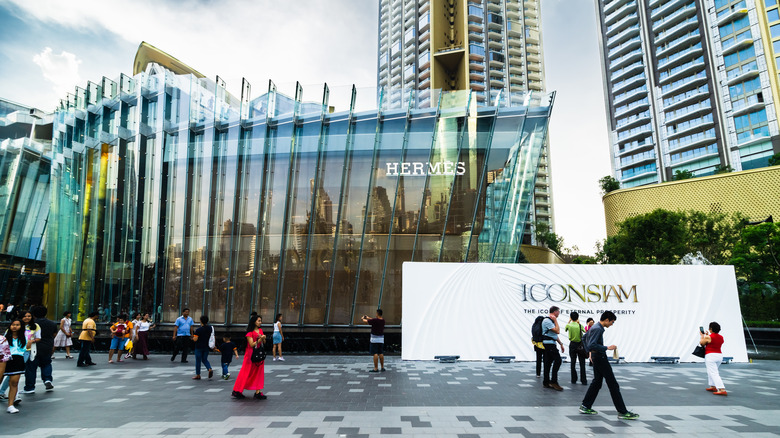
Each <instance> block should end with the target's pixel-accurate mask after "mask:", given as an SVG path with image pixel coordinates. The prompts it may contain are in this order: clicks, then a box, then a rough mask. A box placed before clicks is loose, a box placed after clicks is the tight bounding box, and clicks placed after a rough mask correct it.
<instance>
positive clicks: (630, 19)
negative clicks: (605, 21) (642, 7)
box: [607, 15, 638, 38]
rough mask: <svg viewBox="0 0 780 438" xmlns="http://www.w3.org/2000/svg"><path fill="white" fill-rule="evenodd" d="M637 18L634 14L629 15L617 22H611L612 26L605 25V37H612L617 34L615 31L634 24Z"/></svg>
mask: <svg viewBox="0 0 780 438" xmlns="http://www.w3.org/2000/svg"><path fill="white" fill-rule="evenodd" d="M637 20H638V18H637V17H636V15H629V16H627V17H625V18H623V19H621V20H620V21H618V22H617V23H615V24H613V25H612V26H607V38H609V37H612V36H614V35H617V33H618V32H619V31H621V30H623V29H626V28H627V27H628V26H630V25H632V24H635V23H636V22H637Z"/></svg>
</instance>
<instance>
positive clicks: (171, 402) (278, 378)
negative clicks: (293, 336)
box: [0, 356, 780, 437]
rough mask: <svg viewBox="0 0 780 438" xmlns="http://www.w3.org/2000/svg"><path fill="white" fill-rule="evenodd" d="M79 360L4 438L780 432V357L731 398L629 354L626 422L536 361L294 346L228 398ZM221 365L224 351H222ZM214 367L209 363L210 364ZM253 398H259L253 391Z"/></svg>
mask: <svg viewBox="0 0 780 438" xmlns="http://www.w3.org/2000/svg"><path fill="white" fill-rule="evenodd" d="M95 358H96V359H101V360H99V361H98V363H100V365H99V366H97V367H90V368H76V367H75V363H74V362H73V361H65V360H63V359H58V360H55V361H54V370H55V373H54V376H55V381H54V384H55V389H54V390H53V391H51V392H45V390H44V388H43V386H42V385H41V384H39V385H38V387H37V388H36V394H34V395H26V396H24V400H23V402H22V404H21V406H20V409H21V412H20V413H19V414H16V415H9V414H6V413H4V412H0V434H2V436H25V437H49V436H52V437H54V436H56V437H64V436H79V437H80V436H106V437H109V436H116V434H117V433H121V434H122V436H127V434H133V435H136V434H139V435H154V436H192V435H195V436H214V437H220V436H236V435H243V436H273V437H285V436H289V437H322V436H334V437H350V436H355V437H358V436H392V435H401V436H451V437H477V436H503V435H506V436H523V437H541V436H554V437H564V436H568V437H579V436H596V435H614V436H650V435H656V434H659V433H667V434H679V435H684V436H696V435H701V436H724V437H725V436H729V437H731V436H736V435H737V434H739V435H744V436H778V435H780V362H774V361H764V362H757V363H753V364H730V365H723V366H722V367H721V374H722V377H723V379H724V381H725V382H726V386H727V388H728V389H729V395H728V397H718V396H713V395H711V394H710V393H708V392H706V391H704V388H705V386H706V383H707V382H706V380H707V377H706V373H705V370H704V366H703V365H696V364H676V365H654V364H621V365H615V366H614V370H615V374H616V375H617V377H618V381H619V382H620V383H621V390H622V393H623V396H624V398H625V400H626V404H627V405H628V407H629V409H631V410H632V411H635V412H637V413H638V414H640V416H641V417H640V419H639V420H638V421H619V420H617V418H616V412H615V409H614V408H613V407H612V404H611V401H610V398H609V391H608V390H607V388H606V386H605V387H604V388H603V389H602V392H601V394H600V395H599V398H598V399H597V400H596V405H595V406H594V408H595V409H597V410H599V411H600V412H599V415H594V416H587V415H581V414H579V413H578V412H577V408H578V406H579V405H580V402H581V400H582V397H583V396H584V394H585V390H586V386H584V385H581V384H570V383H568V380H569V369H568V364H564V366H563V367H562V369H561V371H562V372H561V378H560V379H559V380H560V383H561V384H562V385H563V386H564V387H565V388H566V389H565V390H564V391H563V392H556V391H552V390H549V389H544V388H542V385H541V381H540V380H541V379H538V378H536V377H535V374H534V370H533V368H534V366H533V364H530V363H510V364H495V363H492V362H459V363H456V364H439V363H438V362H402V361H400V360H399V359H398V358H395V357H393V358H388V363H387V369H388V370H387V372H384V373H377V374H375V373H369V372H368V371H369V369H370V365H369V362H370V358H368V357H355V356H288V357H287V361H286V362H272V361H269V362H268V363H267V364H266V367H265V377H266V388H265V394H266V395H268V400H264V401H256V400H252V399H251V398H247V399H245V400H235V399H232V398H231V397H230V392H231V390H232V385H233V378H235V376H237V375H238V368H239V366H240V362H234V363H233V365H232V366H231V374H232V376H233V378H231V380H230V381H224V380H222V379H220V378H219V377H218V375H217V376H215V378H214V379H211V380H208V379H204V380H200V381H193V380H191V379H190V377H191V376H192V375H193V369H194V358H190V362H191V363H190V364H181V363H179V362H170V361H169V359H168V357H166V356H153V357H152V359H151V360H149V361H145V362H144V361H129V362H125V363H122V364H114V365H108V364H105V360H104V357H103V356H95ZM212 359H213V360H214V362H213V365H214V368H215V372H216V374H219V366H217V364H216V361H218V360H219V357H218V356H212ZM204 374H205V373H204ZM247 395H250V394H249V392H247Z"/></svg>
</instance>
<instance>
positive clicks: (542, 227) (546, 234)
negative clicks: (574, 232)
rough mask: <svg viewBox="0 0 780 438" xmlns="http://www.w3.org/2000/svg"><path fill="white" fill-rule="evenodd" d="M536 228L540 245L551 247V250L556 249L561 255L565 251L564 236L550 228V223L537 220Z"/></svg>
mask: <svg viewBox="0 0 780 438" xmlns="http://www.w3.org/2000/svg"><path fill="white" fill-rule="evenodd" d="M535 229H536V241H537V242H538V243H539V244H540V245H542V246H546V247H547V248H550V249H551V250H553V251H555V252H556V253H558V254H559V255H560V254H562V252H563V251H564V248H563V237H561V236H559V235H558V234H555V233H554V232H553V231H552V230H551V229H550V225H548V224H547V223H546V222H537V223H536V226H535Z"/></svg>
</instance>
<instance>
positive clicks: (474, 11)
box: [469, 5, 482, 17]
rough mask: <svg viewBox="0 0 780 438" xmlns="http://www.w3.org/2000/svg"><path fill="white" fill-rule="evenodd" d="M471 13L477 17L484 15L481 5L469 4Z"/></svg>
mask: <svg viewBox="0 0 780 438" xmlns="http://www.w3.org/2000/svg"><path fill="white" fill-rule="evenodd" d="M469 15H475V16H477V17H481V16H482V8H480V7H479V6H474V5H469Z"/></svg>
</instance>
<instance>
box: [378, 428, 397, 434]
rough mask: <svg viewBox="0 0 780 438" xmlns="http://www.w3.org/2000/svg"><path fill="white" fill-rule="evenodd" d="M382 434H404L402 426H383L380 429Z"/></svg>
mask: <svg viewBox="0 0 780 438" xmlns="http://www.w3.org/2000/svg"><path fill="white" fill-rule="evenodd" d="M379 433H381V434H382V435H402V434H403V432H402V429H401V428H400V427H383V428H381V429H380V430H379Z"/></svg>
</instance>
